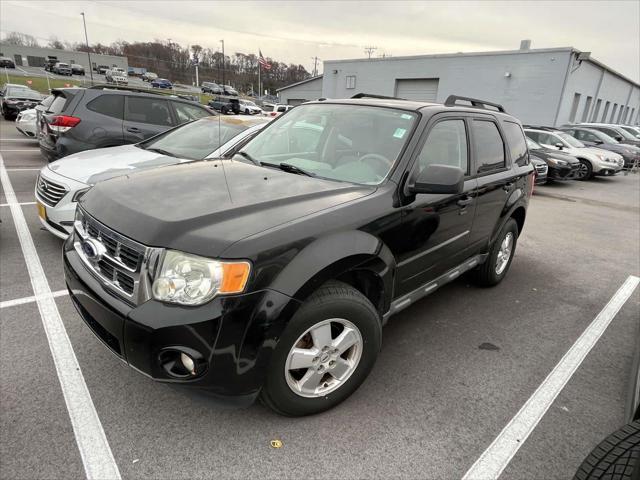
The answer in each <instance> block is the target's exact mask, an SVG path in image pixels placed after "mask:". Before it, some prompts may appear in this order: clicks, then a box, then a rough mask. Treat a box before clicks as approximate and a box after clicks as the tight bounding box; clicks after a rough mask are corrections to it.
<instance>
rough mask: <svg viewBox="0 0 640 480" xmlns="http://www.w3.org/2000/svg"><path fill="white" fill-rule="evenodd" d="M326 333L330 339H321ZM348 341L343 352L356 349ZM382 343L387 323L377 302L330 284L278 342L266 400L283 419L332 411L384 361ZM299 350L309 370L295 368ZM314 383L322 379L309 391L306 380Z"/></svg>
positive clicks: (311, 299) (305, 306) (301, 311)
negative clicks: (376, 363) (381, 360)
mask: <svg viewBox="0 0 640 480" xmlns="http://www.w3.org/2000/svg"><path fill="white" fill-rule="evenodd" d="M323 327H325V328H326V329H325V330H324V332H330V333H329V334H327V335H320V334H318V333H317V332H318V331H323V330H321V329H322V328H323ZM341 327H342V330H341V329H340V328H341ZM312 331H313V332H314V333H311V332H312ZM347 333H350V334H349V335H346V334H347ZM341 334H343V335H342V336H341ZM347 337H348V338H349V339H350V341H353V344H352V345H351V346H349V347H348V348H345V350H344V352H343V351H342V348H344V347H346V345H348V344H349V343H350V342H347V341H346V340H344V339H345V338H347ZM340 339H343V340H342V342H341V341H340ZM381 342H382V323H381V321H380V316H379V314H378V312H377V310H376V309H375V307H374V306H373V305H372V304H371V302H370V301H369V300H368V299H367V298H366V297H365V296H364V295H362V293H360V292H359V291H358V290H356V289H355V288H353V287H351V286H350V285H347V284H344V283H341V282H336V281H332V282H329V283H326V284H325V285H323V286H322V287H320V288H319V289H318V290H317V291H316V292H315V293H314V294H313V295H311V297H309V299H308V300H307V301H305V303H304V304H303V305H302V306H301V307H300V309H299V310H298V311H297V312H296V313H295V315H294V316H293V318H292V319H291V321H290V322H289V324H288V325H287V327H286V329H285V330H284V332H283V334H282V336H281V337H280V339H279V340H278V345H277V346H276V349H275V351H274V352H273V355H272V357H271V362H270V364H269V370H268V372H267V375H266V378H265V383H264V386H263V388H262V392H261V394H260V398H261V400H262V402H263V403H264V404H265V405H266V406H268V407H269V408H271V409H272V410H274V411H276V412H277V413H279V414H281V415H287V416H303V415H311V414H315V413H320V412H323V411H325V410H328V409H330V408H332V407H334V406H336V405H337V404H339V403H340V402H342V401H343V400H345V399H346V398H347V397H349V396H350V395H351V394H352V393H353V392H355V390H356V389H357V388H358V387H359V386H360V384H362V382H363V381H364V380H365V378H366V377H367V375H368V374H369V372H370V371H371V369H372V368H373V365H374V363H375V361H376V358H377V357H378V352H379V350H380V345H381ZM320 344H323V345H326V347H322V346H321V345H320ZM294 348H295V349H296V350H297V351H298V352H300V351H302V352H305V353H306V354H307V355H306V356H305V361H306V362H308V366H307V363H305V366H303V367H301V368H298V369H292V368H291V365H292V363H293V362H294V361H293V360H292V359H293V358H294V356H295V355H297V354H294ZM334 348H335V349H334ZM314 352H315V353H314ZM331 355H333V356H331ZM314 356H315V358H313V360H311V358H312V357H314ZM325 357H326V358H325ZM296 358H302V357H296ZM307 358H308V360H306V359H307ZM322 362H325V363H324V364H323V363H322ZM331 362H333V366H332V364H331ZM338 367H340V368H338ZM339 370H340V371H339ZM341 371H342V372H344V373H341ZM318 372H320V373H318ZM314 375H318V376H317V377H314ZM310 377H314V378H317V383H314V384H311V387H310V389H309V388H306V385H307V384H305V382H304V379H305V378H310Z"/></svg>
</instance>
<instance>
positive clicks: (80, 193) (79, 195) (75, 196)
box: [71, 187, 91, 202]
mask: <svg viewBox="0 0 640 480" xmlns="http://www.w3.org/2000/svg"><path fill="white" fill-rule="evenodd" d="M89 190H91V187H87V188H83V189H82V190H78V191H77V192H76V193H74V194H73V198H72V199H71V201H72V202H77V201H78V200H80V199H81V198H82V196H83V195H84V194H85V193H87V192H88V191H89Z"/></svg>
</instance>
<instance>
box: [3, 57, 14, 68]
mask: <svg viewBox="0 0 640 480" xmlns="http://www.w3.org/2000/svg"><path fill="white" fill-rule="evenodd" d="M0 68H16V64H15V62H14V61H13V60H11V59H10V58H9V57H0Z"/></svg>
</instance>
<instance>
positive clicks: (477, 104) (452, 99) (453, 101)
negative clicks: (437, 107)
mask: <svg viewBox="0 0 640 480" xmlns="http://www.w3.org/2000/svg"><path fill="white" fill-rule="evenodd" d="M459 100H462V101H464V102H469V103H470V104H471V106H472V107H474V108H482V109H483V110H492V109H491V108H487V106H489V107H493V108H494V109H496V110H497V111H498V112H502V113H505V110H504V107H503V106H502V105H500V104H499V103H493V102H487V101H485V100H478V99H477V98H471V97H461V96H458V95H449V96H448V97H447V99H446V100H445V102H444V104H445V105H446V106H447V107H454V106H456V105H457V106H465V105H458V103H457V102H458V101H459ZM466 106H468V105H466Z"/></svg>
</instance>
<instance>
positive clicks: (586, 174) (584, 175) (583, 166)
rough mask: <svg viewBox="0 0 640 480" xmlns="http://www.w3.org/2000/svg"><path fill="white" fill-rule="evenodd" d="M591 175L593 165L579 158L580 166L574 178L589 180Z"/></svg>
mask: <svg viewBox="0 0 640 480" xmlns="http://www.w3.org/2000/svg"><path fill="white" fill-rule="evenodd" d="M592 177H593V167H592V166H591V162H589V161H587V160H582V159H580V168H579V169H578V173H577V174H576V178H577V179H578V180H581V181H585V180H590V179H591V178H592Z"/></svg>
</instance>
